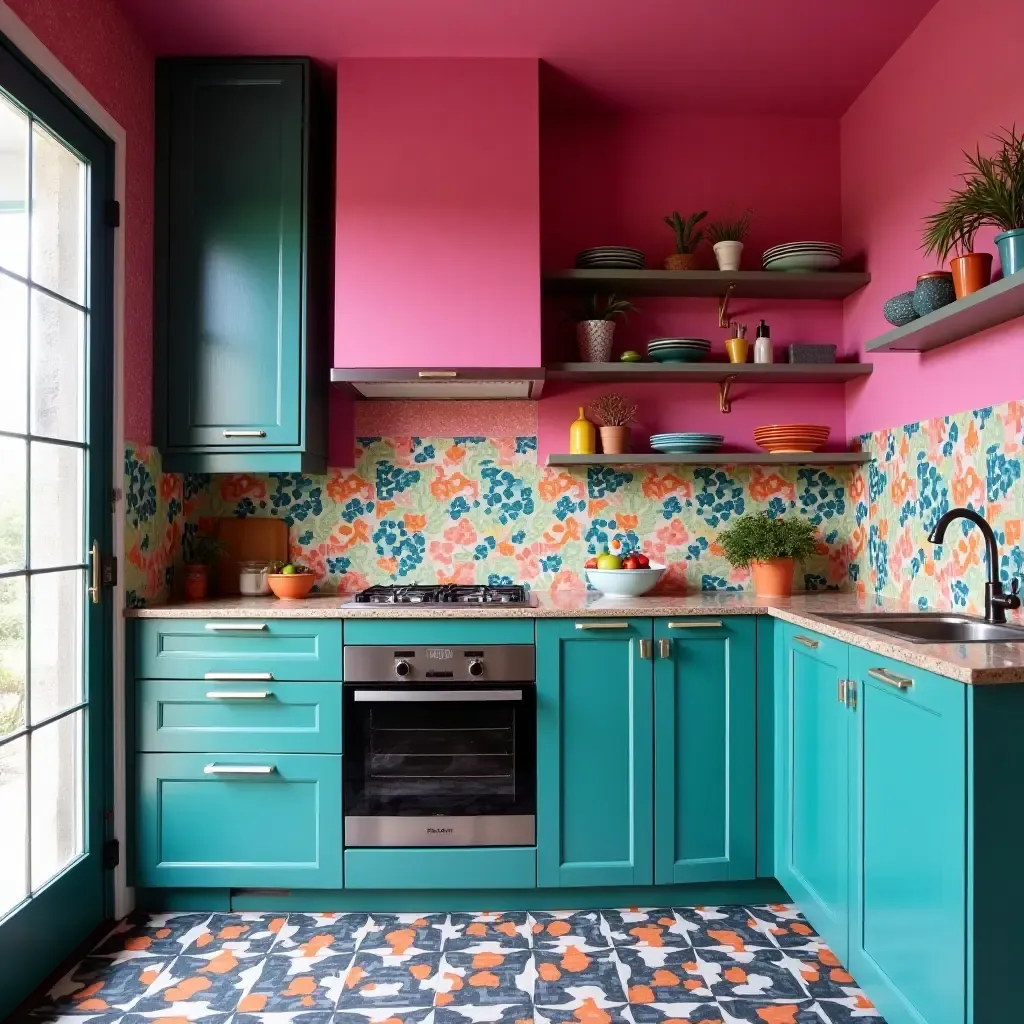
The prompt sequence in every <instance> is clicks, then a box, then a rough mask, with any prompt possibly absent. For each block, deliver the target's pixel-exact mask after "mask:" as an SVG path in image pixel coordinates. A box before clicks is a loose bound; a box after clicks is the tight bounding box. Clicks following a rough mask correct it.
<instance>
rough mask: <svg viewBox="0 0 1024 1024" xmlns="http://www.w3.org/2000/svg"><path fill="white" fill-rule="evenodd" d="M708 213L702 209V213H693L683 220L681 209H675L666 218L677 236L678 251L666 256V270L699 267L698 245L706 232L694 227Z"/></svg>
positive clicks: (666, 221)
mask: <svg viewBox="0 0 1024 1024" xmlns="http://www.w3.org/2000/svg"><path fill="white" fill-rule="evenodd" d="M707 215H708V211H707V210H701V211H700V213H691V214H690V216H689V217H687V218H686V220H683V218H682V217H680V216H679V211H678V210H673V211H672V213H671V215H670V216H668V217H666V218H665V223H666V224H667V225H668V226H669V227H670V228H671V229H672V230H673V231H674V232H675V236H676V251H675V252H674V253H672V255H671V256H666V257H665V269H666V270H696V269H697V255H696V254H697V246H698V245H700V243H701V239H702V238H703V237H704V232H703V231H697V230H694V229H695V228H696V227H697V225H698V224H699V223H700V222H701V221H702V220H703V219H704V218H705V217H706V216H707Z"/></svg>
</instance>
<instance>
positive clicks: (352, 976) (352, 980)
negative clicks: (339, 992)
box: [345, 967, 366, 988]
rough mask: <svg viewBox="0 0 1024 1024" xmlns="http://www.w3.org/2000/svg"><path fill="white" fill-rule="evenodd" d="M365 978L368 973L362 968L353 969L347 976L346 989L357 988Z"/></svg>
mask: <svg viewBox="0 0 1024 1024" xmlns="http://www.w3.org/2000/svg"><path fill="white" fill-rule="evenodd" d="M364 977H366V971H364V970H363V969H362V967H353V968H352V969H351V970H350V971H349V972H348V974H346V975H345V988H355V987H356V985H358V984H359V982H360V981H362V980H363V978H364Z"/></svg>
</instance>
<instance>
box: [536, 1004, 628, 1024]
mask: <svg viewBox="0 0 1024 1024" xmlns="http://www.w3.org/2000/svg"><path fill="white" fill-rule="evenodd" d="M534 1020H535V1021H536V1022H538V1024H635V1022H634V1020H633V1015H632V1013H631V1010H630V1007H628V1006H625V1005H623V1004H619V1005H606V1006H601V1005H599V1004H598V1003H597V1002H596V1001H595V1000H593V999H584V1000H581V1001H580V1003H579V1005H578V1006H538V1007H536V1008H535V1009H534Z"/></svg>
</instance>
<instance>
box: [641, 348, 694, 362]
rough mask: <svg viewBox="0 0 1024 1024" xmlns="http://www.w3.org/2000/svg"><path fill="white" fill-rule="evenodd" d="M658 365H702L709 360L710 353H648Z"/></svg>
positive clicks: (680, 351)
mask: <svg viewBox="0 0 1024 1024" xmlns="http://www.w3.org/2000/svg"><path fill="white" fill-rule="evenodd" d="M647 354H648V356H650V357H651V359H653V360H654V361H655V362H657V363H700V362H703V361H704V359H706V358H707V355H708V353H707V352H705V351H703V350H702V349H692V348H690V349H687V348H680V349H672V350H671V351H668V352H648V353H647Z"/></svg>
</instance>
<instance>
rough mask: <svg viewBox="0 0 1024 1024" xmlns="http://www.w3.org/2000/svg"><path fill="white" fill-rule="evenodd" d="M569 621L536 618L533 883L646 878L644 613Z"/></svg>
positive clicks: (648, 732)
mask: <svg viewBox="0 0 1024 1024" xmlns="http://www.w3.org/2000/svg"><path fill="white" fill-rule="evenodd" d="M578 625H580V626H581V627H584V628H577V623H574V622H572V621H561V620H553V619H549V620H539V621H538V622H537V720H538V729H537V745H538V779H539V785H538V821H537V861H538V866H537V874H538V884H540V885H542V886H559V885H584V886H593V885H649V884H650V882H651V878H652V864H651V845H652V844H651V839H652V832H653V822H652V814H651V805H652V788H653V786H652V782H653V780H652V773H653V761H652V742H651V736H652V729H653V725H652V673H651V662H650V661H649V660H646V659H644V658H642V657H641V650H640V647H641V643H640V642H641V640H644V641H646V642H647V644H650V641H651V620H650V619H614V620H607V621H606V622H602V621H601V620H593V619H589V620H584V621H583V622H581V623H579V624H578ZM602 625H607V626H608V627H609V628H601V626H602ZM595 627H596V628H595ZM645 646H646V645H645Z"/></svg>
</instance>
